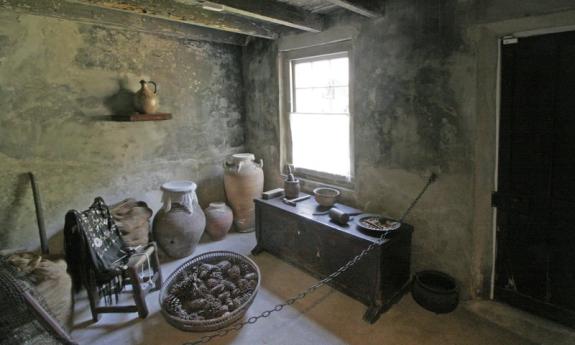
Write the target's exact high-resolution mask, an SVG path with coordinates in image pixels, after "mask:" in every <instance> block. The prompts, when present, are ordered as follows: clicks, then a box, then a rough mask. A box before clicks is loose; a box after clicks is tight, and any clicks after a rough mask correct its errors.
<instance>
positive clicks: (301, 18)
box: [176, 0, 324, 32]
mask: <svg viewBox="0 0 575 345" xmlns="http://www.w3.org/2000/svg"><path fill="white" fill-rule="evenodd" d="M176 1H177V2H184V3H192V2H195V3H198V4H200V5H202V6H203V8H205V9H212V10H213V11H221V12H223V13H229V14H235V15H239V16H243V17H246V18H251V19H255V20H260V21H264V22H269V23H272V24H278V25H283V26H288V27H291V28H295V29H299V30H304V31H309V32H320V31H322V30H323V26H324V20H323V17H322V16H321V15H318V14H314V13H311V12H308V11H305V10H303V9H301V8H299V7H296V6H292V5H289V4H286V3H283V2H273V1H269V0H176Z"/></svg>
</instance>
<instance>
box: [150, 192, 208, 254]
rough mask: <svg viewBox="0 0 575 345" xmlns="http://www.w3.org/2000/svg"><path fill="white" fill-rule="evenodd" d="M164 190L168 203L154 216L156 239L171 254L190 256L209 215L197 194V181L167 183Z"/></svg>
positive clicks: (164, 197)
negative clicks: (203, 208) (203, 209)
mask: <svg viewBox="0 0 575 345" xmlns="http://www.w3.org/2000/svg"><path fill="white" fill-rule="evenodd" d="M162 192H163V197H162V202H163V204H164V205H163V206H162V208H161V209H160V210H159V211H158V213H157V214H156V216H155V217H154V225H153V235H154V239H155V240H156V242H158V245H159V246H160V248H162V250H163V251H164V252H165V253H166V254H167V255H169V256H170V257H173V258H183V257H186V256H189V255H191V254H192V253H193V252H194V250H195V249H196V246H197V245H198V242H199V241H200V238H201V237H202V234H203V233H204V229H205V227H206V216H205V215H204V212H203V211H202V209H201V208H200V205H199V204H198V198H197V196H196V184H195V183H194V182H192V181H171V182H166V183H164V184H163V185H162Z"/></svg>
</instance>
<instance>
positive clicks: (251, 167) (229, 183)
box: [224, 153, 264, 232]
mask: <svg viewBox="0 0 575 345" xmlns="http://www.w3.org/2000/svg"><path fill="white" fill-rule="evenodd" d="M262 167H263V161H262V160H261V159H260V160H259V162H256V161H255V156H254V155H253V154H251V153H237V154H234V155H231V156H230V157H229V158H228V159H227V160H226V162H225V163H224V187H225V189H226V197H227V198H228V201H229V203H230V205H231V206H232V210H233V211H234V225H235V226H236V230H237V231H239V232H249V231H253V230H254V226H255V206H254V201H253V200H254V198H257V197H260V196H261V195H262V193H263V190H264V172H263V170H262Z"/></svg>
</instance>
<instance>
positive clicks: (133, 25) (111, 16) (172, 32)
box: [0, 0, 247, 46]
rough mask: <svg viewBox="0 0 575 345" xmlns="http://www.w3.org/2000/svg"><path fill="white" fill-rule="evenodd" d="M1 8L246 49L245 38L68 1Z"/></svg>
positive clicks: (14, 1) (28, 1) (29, 0)
mask: <svg viewBox="0 0 575 345" xmlns="http://www.w3.org/2000/svg"><path fill="white" fill-rule="evenodd" d="M0 9H7V10H11V11H14V12H15V13H17V14H30V15H40V16H47V17H53V18H58V19H65V20H72V21H76V22H80V23H86V24H96V25H102V24H103V25H106V26H109V27H112V28H117V29H127V30H133V31H138V32H142V33H147V34H154V35H162V36H169V37H175V38H184V39H191V40H197V41H207V42H215V43H223V44H231V45H239V46H243V45H245V44H246V38H247V37H246V36H244V35H240V34H233V33H229V32H225V31H219V30H213V29H207V28H204V27H200V26H194V25H190V24H184V23H181V22H175V21H171V20H166V19H162V18H147V17H143V16H140V15H135V14H133V13H129V12H123V11H115V10H110V9H106V8H101V7H95V6H92V5H86V4H81V3H77V2H70V1H67V0H51V1H38V0H3V1H1V2H0Z"/></svg>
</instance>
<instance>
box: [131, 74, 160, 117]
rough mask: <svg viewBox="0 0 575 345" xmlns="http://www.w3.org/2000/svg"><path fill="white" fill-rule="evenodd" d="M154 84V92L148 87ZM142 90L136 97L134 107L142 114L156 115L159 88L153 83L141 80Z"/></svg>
mask: <svg viewBox="0 0 575 345" xmlns="http://www.w3.org/2000/svg"><path fill="white" fill-rule="evenodd" d="M148 84H152V85H153V86H154V91H152V89H151V88H150V87H149V86H148ZM140 85H141V87H140V90H138V92H136V95H135V96H134V107H135V108H136V110H137V111H138V112H139V113H141V114H154V113H155V112H156V110H157V109H158V95H157V92H158V87H157V85H156V83H155V82H153V81H151V80H150V81H145V80H140Z"/></svg>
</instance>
